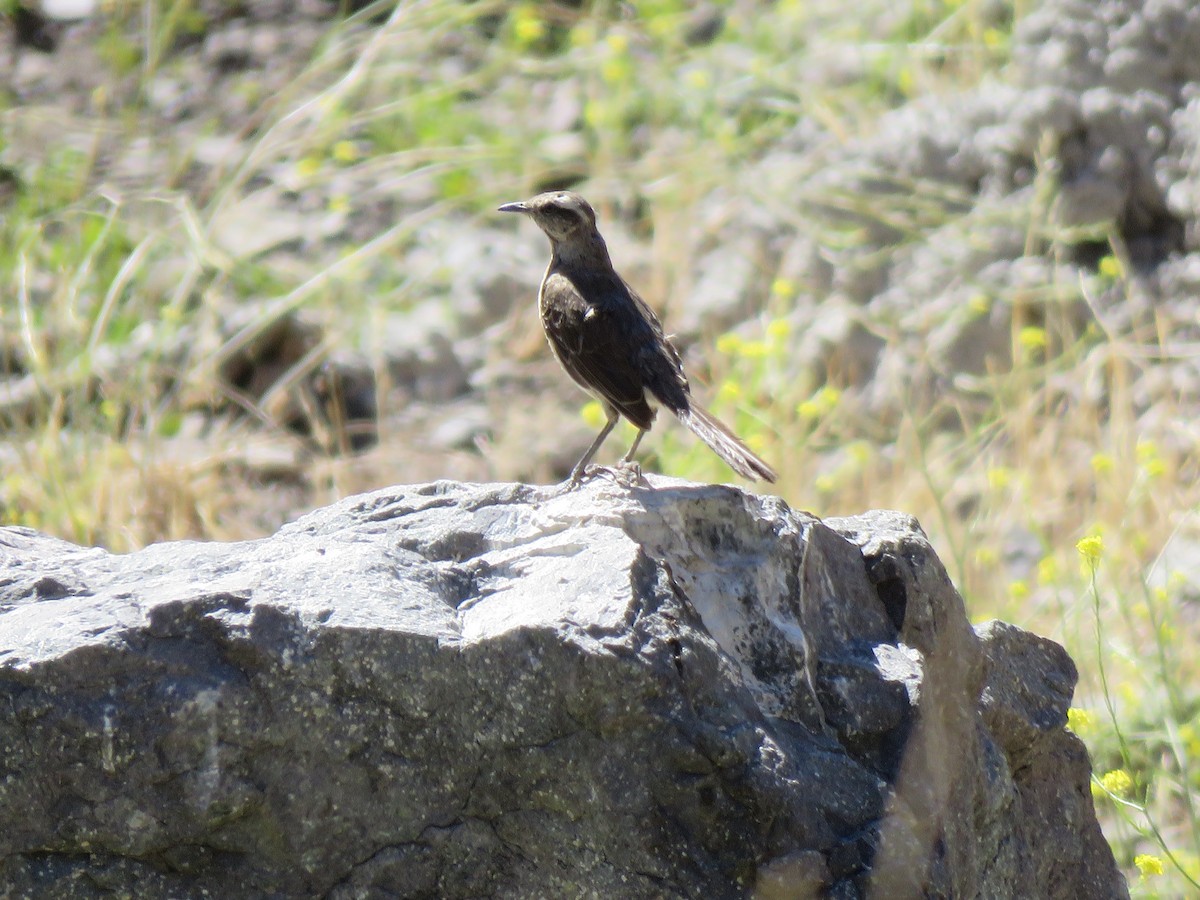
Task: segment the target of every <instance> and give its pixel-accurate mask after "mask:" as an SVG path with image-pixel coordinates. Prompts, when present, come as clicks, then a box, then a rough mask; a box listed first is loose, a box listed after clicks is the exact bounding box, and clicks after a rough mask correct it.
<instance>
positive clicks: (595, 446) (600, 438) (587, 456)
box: [569, 404, 621, 487]
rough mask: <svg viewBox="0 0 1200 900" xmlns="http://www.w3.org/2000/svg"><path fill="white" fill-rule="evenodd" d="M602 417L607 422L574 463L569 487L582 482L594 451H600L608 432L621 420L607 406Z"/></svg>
mask: <svg viewBox="0 0 1200 900" xmlns="http://www.w3.org/2000/svg"><path fill="white" fill-rule="evenodd" d="M604 415H605V416H607V417H608V421H607V422H605V423H604V427H603V428H601V429H600V433H599V434H598V435H596V439H595V440H594V441H592V446H590V447H588V448H587V452H586V453H584V454H583V457H582V458H581V459H580V460H579V462H577V463H575V468H573V469H572V470H571V478H570V480H569V484H570V486H571V487H575V486H576V485H578V484H579V482H581V481H582V480H583V474H584V470H585V469H586V468H587V464H588V463H590V462H591V461H592V457H593V456H595V455H596V451H597V450H599V449H600V445H601V444H603V443H604V439H605V438H606V437H608V435H609V432H611V431H612V430H613V429H614V428H616V426H617V422H618V421H619V420H620V418H621V414H620V413H618V412H617V411H616V409H615V408H613V407H611V406H609V405H608V404H605V405H604Z"/></svg>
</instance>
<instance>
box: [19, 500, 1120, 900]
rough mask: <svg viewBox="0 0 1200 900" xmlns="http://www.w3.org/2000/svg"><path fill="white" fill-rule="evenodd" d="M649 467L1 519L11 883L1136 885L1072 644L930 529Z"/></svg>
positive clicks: (157, 890)
mask: <svg viewBox="0 0 1200 900" xmlns="http://www.w3.org/2000/svg"><path fill="white" fill-rule="evenodd" d="M654 485H655V488H654V489H651V488H649V487H646V486H643V487H638V488H629V487H627V486H622V485H620V484H617V483H615V482H613V481H610V480H608V479H606V478H598V479H596V480H594V481H592V482H590V483H589V484H587V485H586V486H585V487H584V488H583V489H581V490H580V491H577V492H575V493H571V494H565V495H563V494H556V492H555V490H553V489H539V488H532V487H527V486H519V485H506V484H501V485H468V484H459V483H452V482H438V483H434V484H428V485H420V486H411V487H397V488H390V489H386V490H382V491H378V492H375V493H373V494H367V495H362V496H358V497H351V498H349V499H347V500H345V501H342V502H340V503H338V504H335V505H334V506H331V507H329V508H327V509H322V510H318V511H316V512H314V513H312V514H310V515H308V516H305V517H304V518H302V519H300V520H299V521H297V522H295V523H294V524H291V525H289V526H286V527H285V528H283V529H282V530H281V531H280V532H279V533H278V534H276V535H275V536H273V537H270V538H267V539H264V540H260V541H253V542H247V543H241V544H200V543H176V544H161V545H155V546H151V547H148V548H146V549H145V550H142V551H139V552H137V553H133V554H129V555H124V556H115V555H111V554H109V553H107V552H105V551H103V550H98V549H84V548H80V547H76V546H74V545H71V544H67V543H64V542H62V541H58V540H55V539H51V538H49V537H46V536H43V535H40V534H37V533H35V532H32V531H29V530H26V529H18V528H9V529H2V530H0V685H2V688H0V691H2V695H3V696H2V698H0V768H2V769H3V771H2V772H0V775H2V777H0V821H2V822H3V823H4V828H3V830H2V831H0V882H2V883H3V884H4V885H5V886H6V887H7V889H8V892H9V893H8V894H7V895H11V896H33V897H38V896H41V897H56V898H58V897H93V896H100V895H107V894H108V893H109V892H111V891H115V892H117V893H118V894H124V895H136V896H142V897H145V896H159V897H165V896H171V897H192V896H221V897H229V896H252V895H253V896H264V895H269V896H314V895H321V896H330V897H337V898H350V897H392V896H396V897H435V896H437V897H468V896H522V897H526V896H579V895H583V894H589V895H590V894H595V895H599V896H614V897H615V896H620V897H664V896H691V897H734V896H741V895H744V894H746V893H747V892H749V891H750V890H752V889H756V890H757V891H758V893H759V895H760V896H762V897H803V896H812V895H814V894H815V893H818V892H823V891H827V892H828V894H827V895H828V896H833V897H844V898H850V897H862V896H877V897H903V896H908V895H925V896H941V897H951V896H953V897H972V896H985V897H990V898H1001V897H1022V898H1027V897H1063V898H1066V897H1080V896H1087V897H1092V898H1097V897H1123V896H1126V895H1127V892H1126V889H1125V885H1124V882H1123V879H1122V877H1121V875H1120V874H1119V872H1118V871H1117V869H1116V867H1115V865H1114V862H1113V859H1112V856H1111V853H1110V852H1109V849H1108V847H1107V845H1106V844H1105V842H1104V840H1103V838H1102V836H1101V834H1100V830H1099V826H1098V825H1097V823H1096V819H1095V815H1094V811H1093V809H1092V801H1091V797H1090V794H1089V792H1088V789H1087V779H1088V760H1087V757H1086V753H1085V751H1084V750H1083V748H1082V745H1081V744H1080V743H1079V742H1078V741H1077V740H1076V739H1075V738H1074V737H1073V736H1072V735H1070V734H1069V733H1068V732H1067V731H1066V730H1065V728H1064V723H1065V718H1066V709H1067V705H1068V702H1069V700H1070V697H1071V691H1072V689H1073V687H1074V681H1075V670H1074V667H1073V665H1072V664H1071V661H1070V659H1069V658H1067V656H1066V654H1065V653H1064V652H1063V651H1062V650H1061V649H1060V648H1059V647H1057V646H1056V645H1054V644H1052V643H1051V642H1049V641H1046V640H1043V639H1041V638H1038V637H1035V636H1033V635H1030V634H1027V633H1025V632H1022V631H1020V630H1019V629H1016V628H1013V627H1011V626H1008V625H1003V624H1000V623H992V624H990V625H988V626H984V627H983V628H981V629H980V632H979V634H978V635H976V633H975V632H973V631H972V630H971V628H970V627H969V626H968V624H967V620H966V617H965V615H964V610H963V605H962V601H961V599H960V597H959V596H958V594H957V592H956V591H955V590H954V588H953V586H952V585H951V583H950V582H949V580H948V578H947V577H946V574H945V571H944V570H943V568H942V566H941V564H940V562H939V561H938V559H937V557H936V556H935V554H934V553H933V551H932V549H931V548H930V546H929V544H928V542H927V541H926V539H925V537H924V535H923V534H922V532H921V530H920V528H919V526H918V525H917V523H916V522H915V521H914V520H912V519H911V518H910V517H907V516H903V515H901V514H898V513H889V512H873V513H868V514H866V515H863V516H858V517H854V518H847V519H838V520H828V521H825V522H821V521H818V520H816V519H814V518H812V517H811V516H808V515H806V514H803V513H797V512H794V511H792V510H790V509H788V508H787V506H786V505H785V504H783V503H782V502H781V501H780V500H778V499H775V498H768V497H760V496H755V495H752V494H747V493H744V492H742V491H740V490H737V489H733V488H728V487H716V486H700V485H693V484H688V483H685V482H679V481H671V480H666V479H657V478H656V479H654Z"/></svg>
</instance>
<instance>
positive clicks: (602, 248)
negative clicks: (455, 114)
mask: <svg viewBox="0 0 1200 900" xmlns="http://www.w3.org/2000/svg"><path fill="white" fill-rule="evenodd" d="M500 212H514V213H522V214H524V215H527V216H529V218H531V219H533V221H534V222H535V223H536V224H537V225H538V227H539V228H541V229H542V231H544V232H546V236H547V237H548V238H550V266H549V268H547V269H546V275H545V277H543V278H542V287H541V290H540V291H539V292H538V311H539V312H540V313H541V317H542V327H543V328H544V329H545V330H546V338H547V339H548V340H549V342H550V349H551V350H553V351H554V355H555V356H556V357H557V358H558V361H559V362H560V363H562V367H563V368H564V369H566V370H567V374H568V375H570V376H571V378H573V379H574V380H575V383H576V384H578V385H579V386H580V387H581V388H583V389H584V390H585V391H587V392H588V393H589V394H591V395H592V396H593V397H595V398H596V399H597V400H599V401H600V403H601V405H602V406H603V407H604V414H605V416H606V417H607V418H608V421H607V422H606V423H605V425H604V427H603V428H602V429H601V430H600V433H599V434H598V435H596V439H595V440H594V441H592V445H591V446H590V447H588V449H587V452H586V453H584V454H583V458H582V459H580V460H579V462H578V463H576V464H575V468H574V469H572V470H571V483H572V484H578V483H579V481H580V479H582V478H583V476H584V471H585V469H586V467H587V464H588V463H589V462H591V460H592V457H593V456H595V455H596V451H597V450H599V449H600V445H601V444H602V443H604V439H605V438H606V437H608V435H609V432H611V431H612V430H613V427H614V426H615V425H616V424H617V421H618V419H620V417H621V416H624V417H625V418H626V419H628V420H629V421H630V422H632V423H633V424H634V425H635V426H636V427H637V429H638V433H637V437H635V438H634V439H633V446H632V447H630V448H629V452H628V453H626V454H625V457H624V459H623V460H622V462H624V463H628V462H631V461H632V460H633V454H634V453H635V452H636V451H637V448H638V444H639V443H640V442H641V440H642V435H644V434H645V433H646V432H647V431H648V430H649V429H650V426H651V425H652V424H654V415H655V407H656V406H659V405H661V406H665V407H666V408H667V409H669V410H670V411H671V412H672V413H674V414H675V417H676V418H678V419H679V421H680V422H682V423H683V424H684V425H686V426H687V427H688V428H689V429H691V431H692V433H694V434H695V435H696V436H697V437H698V438H700V440H702V441H704V443H706V444H707V445H708V446H709V447H710V448H711V449H712V451H713V452H714V453H716V454H717V456H719V457H721V459H723V460H725V462H726V463H728V464H729V467H730V468H731V469H733V470H734V471H735V472H737V473H738V474H739V475H743V476H745V477H746V478H749V479H751V480H756V479H759V478H764V479H766V480H767V481H774V480H775V477H776V476H775V472H774V470H773V469H772V468H771V467H770V466H768V465H767V464H766V463H765V462H763V461H762V460H761V459H759V458H758V457H757V456H755V455H754V453H753V452H752V451H751V450H750V448H749V447H747V446H746V445H745V444H744V443H742V441H741V439H740V438H738V436H737V435H735V434H734V433H733V432H732V431H730V430H729V429H728V428H727V427H726V426H725V425H723V424H721V422H719V421H717V419H715V418H714V417H713V416H712V415H711V414H710V413H709V412H708V411H707V410H706V409H704V408H703V407H702V406H700V404H698V403H696V401H694V400H693V399H692V393H691V389H690V388H689V387H688V380H687V376H686V375H684V374H683V366H682V364H681V363H680V361H679V352H678V351H677V350H676V349H675V347H674V345H673V344H672V343H671V341H670V339H669V338H668V337H667V336H666V335H665V334H664V333H663V328H662V325H661V324H660V323H659V321H658V317H657V316H656V315H654V311H653V310H652V309H650V307H649V306H648V305H647V304H646V301H645V300H643V299H642V298H641V297H639V296H638V294H637V291H635V290H634V289H633V288H631V287H630V286H629V285H628V284H627V283H626V282H625V280H624V279H623V278H622V277H621V276H620V275H618V274H617V271H616V270H615V269H614V268H613V265H612V260H611V259H609V256H608V247H607V246H606V245H605V243H604V238H602V237H601V236H600V232H599V231H597V230H596V213H595V212H594V211H593V210H592V207H591V206H590V205H589V204H588V202H587V201H586V200H584V199H583V198H582V197H580V196H579V195H578V194H576V193H573V192H571V191H551V192H549V193H545V194H538V195H537V196H536V197H534V198H532V199H530V200H525V201H523V202H519V203H506V204H504V205H503V206H501V207H500Z"/></svg>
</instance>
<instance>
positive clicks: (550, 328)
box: [539, 271, 662, 428]
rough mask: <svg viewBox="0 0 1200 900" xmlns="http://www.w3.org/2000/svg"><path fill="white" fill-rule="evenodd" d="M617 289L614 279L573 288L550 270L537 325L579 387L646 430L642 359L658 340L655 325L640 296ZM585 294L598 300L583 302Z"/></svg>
mask: <svg viewBox="0 0 1200 900" xmlns="http://www.w3.org/2000/svg"><path fill="white" fill-rule="evenodd" d="M581 287H582V288H583V290H582V291H581V289H580V288H581ZM622 287H623V285H621V284H620V283H619V282H610V283H609V284H607V285H585V286H579V285H577V284H576V283H575V281H574V280H573V279H571V278H570V277H568V276H567V275H565V274H563V273H561V272H554V271H551V272H549V273H547V275H546V279H545V281H544V282H543V283H542V296H541V302H540V304H539V306H540V308H541V316H542V325H543V327H544V328H545V330H546V337H547V338H548V339H549V341H550V346H551V348H552V349H553V350H554V355H555V356H556V357H558V361H559V362H560V363H562V366H563V368H564V369H566V370H567V374H569V375H570V376H571V378H573V379H574V380H575V382H576V383H577V384H578V385H579V386H580V387H582V388H583V389H584V390H586V391H588V392H589V393H591V394H593V395H595V396H596V397H598V398H599V399H601V400H602V401H604V402H606V403H609V404H611V405H612V406H613V407H615V408H616V410H617V411H618V412H620V413H621V415H623V416H624V417H625V418H627V419H628V420H629V421H630V422H632V423H633V424H634V425H636V426H637V427H638V428H649V427H650V426H651V424H652V423H653V421H654V410H653V409H652V408H651V407H650V404H649V403H647V402H646V390H647V387H648V386H649V385H648V384H647V363H646V358H647V357H648V356H651V357H652V356H653V355H654V348H655V345H656V344H659V343H661V339H658V336H657V335H656V333H655V331H656V326H657V324H658V323H657V320H656V319H653V318H651V319H646V318H645V317H644V315H643V313H642V310H641V309H640V308H639V307H638V305H637V304H638V303H641V304H642V306H644V305H645V304H644V303H642V301H641V300H640V298H639V299H638V300H637V301H636V302H634V301H632V299H631V298H632V297H635V296H636V295H633V294H632V293H631V294H630V295H625V296H623V291H621V288H622ZM585 293H586V294H587V296H589V297H594V298H597V301H598V302H593V303H588V302H586V301H585V300H584V299H583V296H584V294H585ZM646 309H647V310H648V309H649V308H648V307H646ZM650 315H651V317H652V316H653V313H651V314H650ZM659 333H661V329H659ZM659 352H661V351H659ZM661 367H662V363H659V364H658V366H656V368H661ZM651 371H652V370H651Z"/></svg>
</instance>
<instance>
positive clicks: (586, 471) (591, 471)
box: [562, 466, 608, 494]
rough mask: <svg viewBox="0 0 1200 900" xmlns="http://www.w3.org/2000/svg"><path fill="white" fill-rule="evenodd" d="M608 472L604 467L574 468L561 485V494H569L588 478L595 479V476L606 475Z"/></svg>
mask: <svg viewBox="0 0 1200 900" xmlns="http://www.w3.org/2000/svg"><path fill="white" fill-rule="evenodd" d="M607 471H608V470H607V469H606V468H605V467H604V466H584V467H582V468H576V469H574V470H573V471H572V472H571V475H570V477H569V478H567V480H566V481H564V482H563V483H562V493H564V494H566V493H570V492H571V491H573V490H575V489H576V488H577V487H580V486H581V485H582V484H583V483H584V482H585V481H587V480H588V479H590V478H595V477H596V476H597V475H601V474H604V473H606V472H607Z"/></svg>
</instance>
